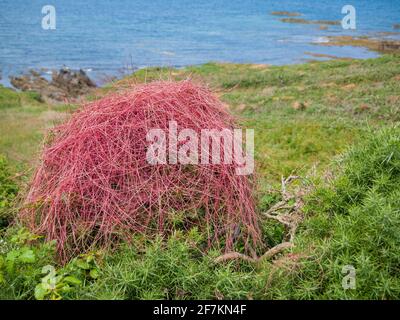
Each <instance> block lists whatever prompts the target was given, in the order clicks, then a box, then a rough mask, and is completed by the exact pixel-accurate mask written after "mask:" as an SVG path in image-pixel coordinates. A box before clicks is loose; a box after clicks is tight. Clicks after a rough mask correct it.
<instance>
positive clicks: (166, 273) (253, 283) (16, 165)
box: [0, 55, 400, 299]
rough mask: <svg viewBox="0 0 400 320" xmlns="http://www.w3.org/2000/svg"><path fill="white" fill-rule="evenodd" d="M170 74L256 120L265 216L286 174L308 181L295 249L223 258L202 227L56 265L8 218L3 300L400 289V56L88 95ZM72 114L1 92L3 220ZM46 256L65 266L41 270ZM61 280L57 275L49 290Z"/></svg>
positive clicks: (224, 70)
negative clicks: (348, 269)
mask: <svg viewBox="0 0 400 320" xmlns="http://www.w3.org/2000/svg"><path fill="white" fill-rule="evenodd" d="M160 78H161V79H174V80H180V79H186V78H192V79H194V80H195V81H199V82H202V83H205V84H207V85H209V86H210V87H211V89H212V90H213V91H214V92H215V93H216V94H217V95H218V96H219V97H220V99H221V100H222V101H223V102H225V103H226V106H227V108H229V110H230V111H231V112H232V113H234V114H235V115H236V116H237V117H238V118H239V119H240V122H241V123H242V124H243V126H245V127H247V128H253V129H255V135H256V136H255V142H256V150H255V157H256V164H257V171H258V174H259V188H258V189H259V191H258V195H257V196H258V204H259V205H258V210H259V212H260V214H261V213H262V212H265V211H267V210H268V209H271V208H272V207H273V206H274V205H276V204H277V203H278V202H279V201H281V200H282V192H281V190H280V189H281V177H282V176H284V177H287V176H289V175H299V176H301V177H302V179H300V180H299V181H296V182H294V183H293V184H291V185H290V186H288V188H289V190H290V192H292V193H293V194H295V195H296V196H295V199H296V201H298V203H301V209H299V212H301V217H299V220H298V223H299V226H298V228H297V231H296V234H295V236H294V247H293V248H291V249H288V250H286V251H283V252H282V253H281V254H278V255H276V256H275V257H273V259H264V260H262V261H259V262H257V263H253V262H246V261H240V260H239V261H237V260H235V261H231V262H226V263H215V261H214V259H215V258H216V257H217V256H219V255H220V254H221V252H219V251H218V250H217V249H215V250H211V251H209V252H207V253H205V252H203V251H202V250H201V248H202V247H203V244H204V242H205V241H206V239H205V236H204V235H203V234H202V233H201V232H199V231H198V230H195V229H193V230H191V231H190V233H189V234H184V233H183V232H181V231H179V230H177V232H176V234H174V235H173V236H172V237H171V238H170V239H169V240H166V239H164V240H162V239H143V238H141V237H137V238H135V239H134V240H133V242H132V243H131V244H129V245H123V246H121V247H120V248H118V249H116V251H114V252H101V251H99V252H97V251H96V252H93V253H89V254H88V255H85V256H81V257H77V258H76V259H75V260H73V261H71V262H70V263H69V264H68V265H66V266H59V265H58V264H57V262H56V261H55V259H54V256H53V255H54V253H53V252H54V250H53V247H52V244H49V243H44V242H43V240H42V239H37V237H35V236H33V235H30V234H29V233H27V232H25V231H23V230H22V231H21V229H18V226H11V227H8V228H6V229H5V230H4V231H3V238H2V242H1V245H0V286H1V287H2V289H1V290H0V292H1V293H0V298H3V299H5V298H7V299H16V298H29V299H31V298H34V297H35V288H36V297H37V298H46V299H47V298H60V297H62V298H65V299H68V298H71V299H73V298H89V299H98V298H107V299H138V298H139V299H145V298H173V299H191V298H214V299H217V298H229V299H232V298H245V299H246V298H249V299H251V298H255V299H256V298H259V299H270V298H280V299H286V298H300V299H301V298H312V299H319V298H330V299H334V298H340V299H346V298H364V299H387V298H399V296H400V283H399V281H398V279H397V277H396V273H397V272H398V271H399V270H398V266H399V265H400V264H399V257H400V252H399V249H398V248H400V246H399V245H400V243H399V242H400V238H399V236H398V234H399V232H398V231H399V229H400V224H399V223H400V220H399V219H400V218H399V217H400V215H399V210H400V203H399V202H398V200H397V199H398V198H399V197H398V195H399V192H400V188H399V187H398V185H399V183H398V182H399V176H400V171H399V170H400V169H399V161H400V142H399V141H400V134H399V129H396V124H397V123H398V121H399V120H400V112H399V108H400V95H399V92H400V81H399V80H400V57H399V56H396V55H385V56H382V57H380V58H377V59H369V60H350V61H341V60H334V61H328V62H313V63H308V64H302V65H292V66H266V65H244V64H240V65H237V64H221V63H208V64H205V65H201V66H193V67H187V68H184V69H179V70H177V69H167V68H150V69H145V70H140V71H138V72H136V73H135V74H133V75H132V76H129V77H126V78H124V79H122V80H120V81H117V82H115V83H111V84H109V85H108V86H107V87H105V88H102V89H99V90H98V91H96V92H94V93H93V94H92V95H91V96H90V97H89V98H90V99H96V98H97V97H100V96H103V95H104V94H106V93H107V92H109V91H112V90H119V89H120V88H124V87H127V86H129V85H131V84H132V83H137V82H143V81H151V80H154V79H160ZM74 109H75V106H63V105H58V106H54V105H48V104H45V103H43V102H41V99H40V97H39V96H37V95H36V94H34V93H29V94H27V93H16V92H13V91H11V90H10V89H6V88H0V113H1V115H2V116H1V117H0V154H2V155H4V156H5V158H6V159H7V162H8V164H7V165H6V164H4V165H2V166H0V170H2V172H3V173H0V177H3V176H4V178H1V179H3V180H1V183H2V186H12V187H7V188H4V190H6V191H4V192H3V191H2V193H1V196H2V198H1V199H0V201H1V202H0V203H4V205H3V206H2V209H0V210H2V211H1V212H2V215H3V217H7V219H6V220H4V221H8V219H9V218H10V217H12V215H13V214H14V213H15V210H16V208H17V206H18V198H16V195H15V193H16V192H15V190H16V189H20V190H21V191H20V194H21V196H22V195H23V192H24V191H23V190H24V188H25V183H26V181H27V180H28V178H29V176H30V175H31V173H32V168H33V167H34V166H35V162H36V161H37V159H38V154H39V152H40V147H41V141H42V139H43V136H44V134H45V131H46V129H47V128H49V127H51V126H53V125H54V124H55V123H57V122H60V121H62V120H63V119H65V118H66V117H68V116H69V113H70V112H71V111H72V110H74ZM376 132H379V135H376V134H375V133H376ZM349 148H351V149H350V150H351V151H348V150H349ZM3 162H4V163H6V160H4V161H3ZM3 181H5V182H3ZM14 186H15V187H14ZM262 228H263V237H264V240H265V243H266V248H265V249H268V248H271V247H273V246H275V245H277V244H279V243H281V242H282V241H285V238H286V237H287V230H286V229H285V228H284V227H283V226H282V224H281V223H279V222H277V221H275V220H274V219H270V218H262ZM18 230H19V233H18ZM46 265H51V266H52V267H54V268H55V269H51V268H50V269H47V270H44V273H42V268H43V267H44V266H46ZM349 265H351V266H354V268H355V269H356V279H357V282H356V283H357V285H356V289H348V290H345V289H343V287H342V279H343V277H344V274H343V273H342V268H343V267H344V266H349ZM51 277H53V278H54V281H57V283H58V287H57V288H56V289H52V290H50V289H49V287H48V286H47V285H46V283H48V282H49V281H50V279H51Z"/></svg>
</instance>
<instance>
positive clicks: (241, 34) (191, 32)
mask: <svg viewBox="0 0 400 320" xmlns="http://www.w3.org/2000/svg"><path fill="white" fill-rule="evenodd" d="M49 4H50V5H53V6H54V7H55V9H56V30H43V29H42V27H41V21H42V18H43V16H44V15H43V14H42V13H41V10H42V7H43V6H44V5H49ZM346 4H351V5H353V6H354V7H355V8H356V10H357V30H355V31H345V30H343V29H342V28H341V26H329V28H328V30H320V29H319V26H318V25H303V24H290V23H283V22H281V21H279V19H280V17H277V16H273V15H271V14H270V13H271V11H278V10H279V11H282V10H285V11H297V12H301V13H302V14H303V16H302V17H301V18H305V19H312V20H321V19H324V20H341V19H342V17H343V15H342V13H341V9H342V7H343V6H344V5H346ZM395 23H400V0H351V1H349V0H346V1H341V0H318V1H315V0H302V1H298V0H292V1H289V0H279V1H275V0H253V1H250V0H240V1H239V0H238V1H235V0H208V1H207V0H204V1H194V0H172V1H167V0H120V1H104V0H86V1H71V0H46V1H36V0H0V70H1V72H2V80H1V81H2V83H3V84H7V83H8V80H7V79H8V76H9V75H10V74H17V73H20V72H23V71H26V70H27V69H29V68H35V69H39V68H47V69H52V68H60V67H62V66H63V65H65V66H68V67H70V68H74V69H75V68H83V69H84V70H86V71H88V72H89V75H90V76H91V77H94V78H95V79H97V81H101V79H102V78H103V77H104V76H105V75H117V76H118V75H121V74H122V73H123V72H129V70H130V69H132V68H133V69H136V68H142V67H145V66H154V65H161V66H177V67H180V66H184V65H189V64H200V63H205V62H208V61H230V62H252V63H267V64H288V63H300V62H302V61H304V60H306V59H309V58H310V56H309V55H307V54H306V53H307V52H315V53H325V54H330V55H336V56H343V57H356V58H368V57H374V56H376V54H375V53H373V52H370V51H368V50H366V49H364V48H355V47H323V46H318V45H316V43H318V42H324V41H326V36H329V35H348V34H350V35H370V36H371V35H372V36H374V35H376V34H377V33H378V32H390V31H395V30H394V29H393V24H395ZM398 31H400V30H398ZM392 37H398V36H396V35H392Z"/></svg>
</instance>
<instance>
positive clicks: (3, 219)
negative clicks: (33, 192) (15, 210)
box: [0, 154, 18, 229]
mask: <svg viewBox="0 0 400 320" xmlns="http://www.w3.org/2000/svg"><path fill="white" fill-rule="evenodd" d="M17 193H18V185H17V183H16V182H15V181H14V179H13V178H12V175H11V170H10V168H9V165H8V162H7V160H6V158H5V157H4V156H2V155H1V154H0V229H2V228H4V227H6V226H7V225H8V223H9V222H10V220H11V218H12V214H11V211H12V210H11V209H12V205H13V204H14V200H15V197H16V196H17Z"/></svg>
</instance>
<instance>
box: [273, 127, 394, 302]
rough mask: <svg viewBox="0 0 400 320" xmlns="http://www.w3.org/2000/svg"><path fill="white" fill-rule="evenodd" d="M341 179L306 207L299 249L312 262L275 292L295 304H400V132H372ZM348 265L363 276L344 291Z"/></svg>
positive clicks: (345, 162)
mask: <svg viewBox="0 0 400 320" xmlns="http://www.w3.org/2000/svg"><path fill="white" fill-rule="evenodd" d="M339 172H340V173H339V175H338V177H337V178H336V179H335V181H334V183H333V185H332V186H329V187H323V188H319V189H318V190H317V191H316V193H315V194H314V195H313V196H312V197H311V198H310V199H309V201H308V205H307V206H306V211H308V213H309V215H310V217H309V218H308V220H307V222H306V223H305V224H304V225H303V227H302V231H301V233H300V234H299V235H298V236H297V249H296V250H298V251H299V252H302V253H304V254H306V255H308V257H309V258H308V259H305V260H304V261H303V264H302V267H301V268H300V270H299V271H298V272H295V273H291V274H290V275H287V274H286V275H285V274H284V275H283V278H281V281H283V283H281V285H279V283H277V284H276V288H275V289H276V290H278V291H279V292H282V291H281V290H282V288H283V287H285V288H286V289H285V291H284V295H285V297H290V298H329V299H335V298H340V299H342V298H361V299H396V298H399V297H400V278H399V277H398V272H399V271H400V269H399V268H400V232H399V231H400V128H398V127H395V128H391V129H385V130H383V131H381V132H379V133H377V134H376V133H371V134H370V135H369V136H368V137H367V139H366V140H365V141H364V142H363V143H362V144H360V145H358V146H356V147H354V148H352V149H351V150H350V151H349V152H348V153H347V154H346V155H345V156H344V157H343V158H342V160H341V161H340V163H339ZM346 266H352V267H354V268H355V270H356V277H355V280H356V282H355V284H356V286H355V288H354V289H345V288H343V286H342V280H343V277H344V276H345V275H346V274H345V273H342V270H343V268H346ZM284 283H286V284H287V285H286V286H284V285H283V284H284Z"/></svg>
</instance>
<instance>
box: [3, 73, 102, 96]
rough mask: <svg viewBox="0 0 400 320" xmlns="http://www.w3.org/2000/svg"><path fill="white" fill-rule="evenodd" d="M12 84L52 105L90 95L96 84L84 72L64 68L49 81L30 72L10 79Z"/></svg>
mask: <svg viewBox="0 0 400 320" xmlns="http://www.w3.org/2000/svg"><path fill="white" fill-rule="evenodd" d="M10 82H11V84H12V85H13V86H14V87H15V88H17V89H20V90H22V91H35V92H38V93H39V94H40V95H41V98H42V99H43V100H44V101H46V102H50V103H57V102H74V101H76V100H78V99H79V98H80V97H82V96H84V95H86V94H88V93H89V92H90V91H91V90H92V89H93V88H95V87H96V84H95V83H94V82H93V81H92V80H91V79H90V78H89V77H88V76H87V74H86V73H85V72H84V71H83V70H78V71H74V70H70V69H67V68H62V69H60V70H59V71H57V72H53V74H52V79H51V80H50V81H49V80H47V79H46V78H44V77H43V76H42V75H41V74H40V73H39V72H37V71H35V70H30V71H29V72H28V73H26V74H23V75H21V76H16V77H10Z"/></svg>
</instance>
